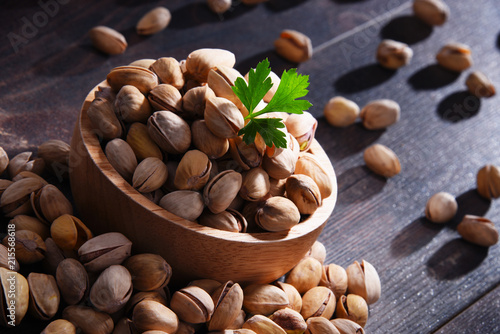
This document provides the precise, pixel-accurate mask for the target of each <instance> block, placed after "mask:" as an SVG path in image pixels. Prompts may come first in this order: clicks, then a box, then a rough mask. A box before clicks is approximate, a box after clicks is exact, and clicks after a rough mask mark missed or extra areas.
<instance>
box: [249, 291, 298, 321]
mask: <svg viewBox="0 0 500 334" xmlns="http://www.w3.org/2000/svg"><path fill="white" fill-rule="evenodd" d="M243 293H244V296H245V297H244V300H243V309H244V310H245V312H247V313H250V314H262V315H265V316H267V315H270V314H272V313H274V312H276V311H277V310H279V309H283V308H285V307H287V306H288V304H289V301H288V297H287V295H286V293H285V292H284V291H283V290H281V289H280V288H278V287H277V286H274V285H270V284H251V285H248V286H247V287H245V289H243Z"/></svg>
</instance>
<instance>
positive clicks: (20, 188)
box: [0, 177, 44, 217]
mask: <svg viewBox="0 0 500 334" xmlns="http://www.w3.org/2000/svg"><path fill="white" fill-rule="evenodd" d="M43 186H44V183H43V182H42V181H41V180H39V179H36V178H32V177H29V178H26V179H22V180H19V181H16V182H14V183H12V184H10V185H9V186H8V187H7V188H6V189H5V190H4V192H3V193H2V197H0V207H1V208H2V211H3V213H4V214H5V215H6V216H7V217H14V216H17V215H21V214H29V213H31V212H33V209H32V207H31V202H30V195H31V193H32V192H34V191H38V190H39V189H41V188H42V187H43Z"/></svg>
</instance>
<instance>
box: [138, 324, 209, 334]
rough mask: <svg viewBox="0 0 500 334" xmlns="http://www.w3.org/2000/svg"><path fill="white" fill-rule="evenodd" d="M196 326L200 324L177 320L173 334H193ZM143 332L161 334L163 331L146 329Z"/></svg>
mask: <svg viewBox="0 0 500 334" xmlns="http://www.w3.org/2000/svg"><path fill="white" fill-rule="evenodd" d="M198 327H201V324H190V323H187V322H184V321H179V326H178V327H177V331H176V332H175V334H195V333H196V330H197V329H198ZM145 333H149V334H162V333H165V332H162V331H148V332H145Z"/></svg>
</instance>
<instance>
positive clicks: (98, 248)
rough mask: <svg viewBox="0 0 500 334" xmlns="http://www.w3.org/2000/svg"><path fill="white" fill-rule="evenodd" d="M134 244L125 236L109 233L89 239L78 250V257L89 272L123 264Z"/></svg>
mask: <svg viewBox="0 0 500 334" xmlns="http://www.w3.org/2000/svg"><path fill="white" fill-rule="evenodd" d="M131 249H132V242H131V241H130V240H129V239H127V238H126V237H125V236H124V235H123V234H121V233H118V232H109V233H103V234H100V235H98V236H96V237H94V238H92V239H89V240H88V241H87V242H85V243H84V244H83V245H82V246H81V247H80V248H79V249H78V257H79V259H80V262H82V263H83V265H84V266H85V269H87V271H89V272H98V271H101V270H103V269H105V268H107V267H109V266H111V265H113V264H121V263H122V262H123V261H125V259H126V258H128V257H129V256H130V252H131Z"/></svg>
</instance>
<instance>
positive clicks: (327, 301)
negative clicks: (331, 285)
mask: <svg viewBox="0 0 500 334" xmlns="http://www.w3.org/2000/svg"><path fill="white" fill-rule="evenodd" d="M335 306H336V300H335V295H334V294H333V291H332V290H330V289H328V288H327V287H324V286H316V287H314V288H312V289H310V290H308V291H307V292H306V293H305V294H304V296H302V310H301V311H300V313H301V314H302V316H303V317H304V319H305V320H307V319H308V318H310V317H324V318H326V319H330V318H331V317H332V315H333V313H334V312H335Z"/></svg>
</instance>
